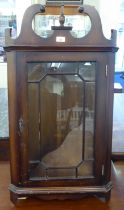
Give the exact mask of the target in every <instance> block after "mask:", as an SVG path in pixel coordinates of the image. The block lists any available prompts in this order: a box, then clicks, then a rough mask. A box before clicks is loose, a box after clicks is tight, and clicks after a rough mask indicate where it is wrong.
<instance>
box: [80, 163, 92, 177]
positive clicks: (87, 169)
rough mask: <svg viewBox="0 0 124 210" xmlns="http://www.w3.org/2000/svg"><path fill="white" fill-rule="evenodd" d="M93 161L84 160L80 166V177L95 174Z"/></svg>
mask: <svg viewBox="0 0 124 210" xmlns="http://www.w3.org/2000/svg"><path fill="white" fill-rule="evenodd" d="M93 166H94V163H93V161H84V162H83V163H82V164H81V165H80V166H79V167H78V177H82V176H83V177H91V176H93Z"/></svg>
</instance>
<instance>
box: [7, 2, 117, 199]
mask: <svg viewBox="0 0 124 210" xmlns="http://www.w3.org/2000/svg"><path fill="white" fill-rule="evenodd" d="M66 7H67V6H66ZM66 7H65V10H66ZM72 7H73V6H72ZM74 10H77V8H75V7H74ZM37 13H41V15H43V14H44V15H46V13H47V7H46V12H45V11H44V8H43V6H41V5H40V4H36V5H33V6H31V7H29V8H28V9H27V10H26V12H25V14H24V18H23V21H22V28H21V33H20V35H19V37H18V38H17V39H11V36H10V31H9V30H7V31H6V46H5V50H6V52H7V62H8V83H9V119H10V123H9V124H10V154H11V184H10V186H9V190H10V192H11V200H12V201H13V202H14V203H16V201H17V199H23V198H27V197H30V196H35V197H40V198H41V199H67V198H69V199H75V198H81V197H83V196H84V195H87V194H93V195H99V196H103V197H105V198H106V199H109V198H110V192H111V188H112V184H111V143H112V112H113V75H114V60H115V52H116V51H117V47H116V32H115V31H112V34H111V39H110V40H108V39H106V38H105V37H104V35H103V32H102V26H101V21H100V17H99V15H98V13H97V11H96V10H95V8H94V7H91V6H88V5H84V6H83V7H80V8H79V10H78V12H77V13H78V15H80V16H82V15H84V14H85V15H88V16H89V19H90V21H91V28H90V30H89V32H88V33H87V35H86V36H83V37H82V38H81V37H80V38H78V37H74V34H73V33H72V32H71V29H72V27H71V26H70V25H67V26H64V21H63V20H64V17H63V16H64V15H63V11H62V12H61V15H60V26H52V28H51V31H50V33H48V34H47V35H48V36H45V37H42V36H39V35H37V34H36V33H35V32H34V30H33V29H32V20H33V18H34V15H35V14H37ZM62 18H63V19H62ZM61 20H62V21H63V22H62V21H61ZM77 24H78V23H77ZM41 31H42V27H41Z"/></svg>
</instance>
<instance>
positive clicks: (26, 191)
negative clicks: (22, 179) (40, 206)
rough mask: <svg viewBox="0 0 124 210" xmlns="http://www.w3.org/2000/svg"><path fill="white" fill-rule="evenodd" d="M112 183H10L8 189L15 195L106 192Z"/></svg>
mask: <svg viewBox="0 0 124 210" xmlns="http://www.w3.org/2000/svg"><path fill="white" fill-rule="evenodd" d="M111 188H112V183H111V182H109V183H108V184H106V185H103V186H88V187H37V188H34V187H33V188H32V187H16V186H15V185H13V184H10V186H9V190H10V191H11V192H13V193H15V194H17V195H40V194H64V193H68V194H73V193H107V192H109V191H110V190H111Z"/></svg>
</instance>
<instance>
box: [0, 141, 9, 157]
mask: <svg viewBox="0 0 124 210" xmlns="http://www.w3.org/2000/svg"><path fill="white" fill-rule="evenodd" d="M9 153H10V152H9V138H1V139H0V161H5V160H9V158H10V154H9Z"/></svg>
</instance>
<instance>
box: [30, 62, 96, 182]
mask: <svg viewBox="0 0 124 210" xmlns="http://www.w3.org/2000/svg"><path fill="white" fill-rule="evenodd" d="M27 71H28V81H27V87H28V119H29V120H28V122H29V127H28V134H29V179H30V180H51V179H57V180H58V179H84V178H86V179H87V178H92V179H93V178H94V177H95V175H96V174H95V173H96V172H95V159H96V154H95V153H96V152H95V147H96V145H95V138H96V133H95V130H96V117H95V116H96V112H97V111H96V87H97V79H96V72H97V63H96V62H89V61H88V62H83V61H78V62H76V61H75V62H72V61H71V62H69V61H68V62H64V61H62V62H61V61H60V62H28V63H27Z"/></svg>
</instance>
